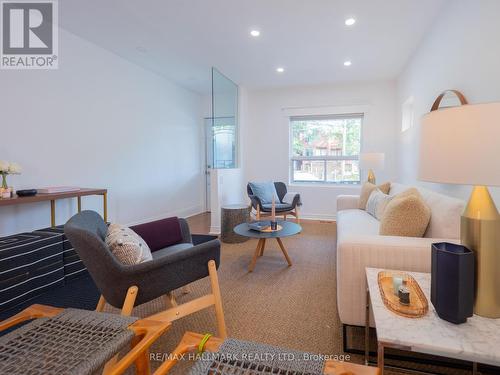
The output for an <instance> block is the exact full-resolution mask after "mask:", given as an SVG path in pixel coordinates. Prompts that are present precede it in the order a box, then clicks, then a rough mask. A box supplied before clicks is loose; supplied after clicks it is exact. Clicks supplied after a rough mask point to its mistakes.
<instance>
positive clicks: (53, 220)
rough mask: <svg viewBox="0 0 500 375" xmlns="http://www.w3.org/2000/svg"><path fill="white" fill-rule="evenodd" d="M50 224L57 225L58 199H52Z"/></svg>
mask: <svg viewBox="0 0 500 375" xmlns="http://www.w3.org/2000/svg"><path fill="white" fill-rule="evenodd" d="M50 226H51V227H52V228H54V227H55V226H56V201H55V200H51V201H50Z"/></svg>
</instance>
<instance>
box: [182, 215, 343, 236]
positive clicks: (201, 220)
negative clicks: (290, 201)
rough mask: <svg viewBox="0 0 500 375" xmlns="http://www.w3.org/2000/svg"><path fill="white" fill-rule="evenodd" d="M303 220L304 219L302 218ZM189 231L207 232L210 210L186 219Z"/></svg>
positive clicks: (312, 221)
mask: <svg viewBox="0 0 500 375" xmlns="http://www.w3.org/2000/svg"><path fill="white" fill-rule="evenodd" d="M303 220H304V219H303ZM187 221H188V223H189V229H190V230H191V233H196V234H209V232H210V212H204V213H202V214H198V215H194V216H191V217H189V218H188V219H187ZM306 221H307V222H308V223H321V224H332V223H335V222H334V221H333V220H306Z"/></svg>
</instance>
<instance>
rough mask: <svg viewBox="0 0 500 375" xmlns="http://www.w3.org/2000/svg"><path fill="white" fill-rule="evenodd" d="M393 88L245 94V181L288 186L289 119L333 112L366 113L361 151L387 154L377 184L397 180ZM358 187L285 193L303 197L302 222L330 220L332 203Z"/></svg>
mask: <svg viewBox="0 0 500 375" xmlns="http://www.w3.org/2000/svg"><path fill="white" fill-rule="evenodd" d="M395 104H396V85H395V83H394V82H375V83H366V84H349V85H335V86H332V85H328V86H326V85H325V86H311V87H292V88H283V89H272V90H259V91H248V92H246V93H245V106H244V111H245V121H244V126H242V135H241V141H242V148H243V150H244V151H245V152H244V153H243V160H242V162H243V166H244V169H245V176H246V180H247V181H251V180H257V181H268V180H274V181H283V182H286V183H288V182H289V169H290V168H289V166H290V161H289V114H290V113H292V112H296V111H300V112H301V113H302V114H307V113H310V114H318V113H319V111H329V110H330V109H332V110H334V109H335V108H339V107H342V108H345V109H346V110H348V108H347V107H350V108H355V109H357V108H360V107H362V108H363V109H365V110H366V111H367V112H366V115H365V121H364V123H363V134H362V150H364V151H380V152H385V154H386V167H385V170H384V171H382V172H378V173H377V178H378V181H380V182H381V181H384V180H392V181H393V180H394V179H395V176H396V163H395V142H396V138H395V135H396V132H395V127H396V116H395V113H396V106H395ZM359 189H360V188H359V186H347V187H340V186H335V185H331V186H310V185H309V186H308V185H293V186H290V187H289V191H295V192H299V193H300V194H301V197H302V201H303V207H302V216H303V217H307V218H314V219H334V218H335V214H336V203H335V200H336V197H337V195H339V194H356V193H358V192H359Z"/></svg>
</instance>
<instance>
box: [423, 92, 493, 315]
mask: <svg viewBox="0 0 500 375" xmlns="http://www.w3.org/2000/svg"><path fill="white" fill-rule="evenodd" d="M450 92H451V93H454V94H455V95H457V96H458V98H459V100H460V102H461V104H462V105H461V106H457V107H449V108H444V109H443V108H442V109H439V104H440V102H441V100H442V99H443V97H444V96H445V95H449V93H450ZM499 158H500V103H487V104H474V105H470V104H468V103H467V100H466V99H465V97H464V96H463V95H462V94H461V93H460V92H458V91H455V90H448V91H445V92H444V93H443V94H441V95H440V96H439V97H438V98H437V99H436V101H435V102H434V105H433V106H432V109H431V112H430V113H428V114H426V115H425V116H424V117H423V120H422V133H421V140H420V171H419V179H420V180H422V181H429V182H438V183H445V184H460V185H472V186H474V188H473V190H472V194H471V196H470V199H469V202H468V203H467V206H466V207H465V210H464V212H463V214H462V217H461V225H460V239H461V241H462V244H463V245H465V246H467V247H468V248H469V249H471V250H473V251H474V254H475V263H476V271H475V281H476V282H475V288H476V290H475V299H474V313H476V314H477V315H480V316H484V317H489V318H500V215H499V213H498V210H497V208H496V207H495V203H494V201H493V199H492V198H491V195H490V193H489V191H488V188H487V186H500V170H499Z"/></svg>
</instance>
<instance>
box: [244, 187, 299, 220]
mask: <svg viewBox="0 0 500 375" xmlns="http://www.w3.org/2000/svg"><path fill="white" fill-rule="evenodd" d="M274 187H275V188H276V193H277V194H278V198H279V202H276V215H279V216H281V215H283V218H284V219H285V220H286V218H287V215H292V216H295V219H296V221H297V223H299V222H300V218H299V207H300V206H301V205H302V203H301V201H300V194H297V193H288V190H287V187H286V185H285V184H284V183H283V182H274ZM247 194H248V198H250V201H251V202H252V208H253V209H254V210H255V217H256V219H257V220H260V219H261V217H264V216H270V215H271V209H272V205H271V204H270V203H268V204H266V203H262V201H261V199H260V198H259V197H258V196H257V195H255V194H254V192H253V191H252V188H251V186H250V184H247Z"/></svg>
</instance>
